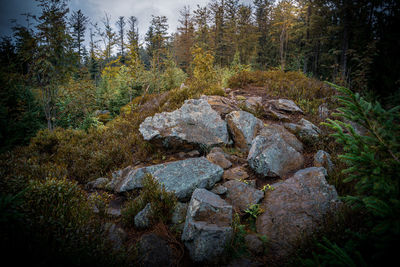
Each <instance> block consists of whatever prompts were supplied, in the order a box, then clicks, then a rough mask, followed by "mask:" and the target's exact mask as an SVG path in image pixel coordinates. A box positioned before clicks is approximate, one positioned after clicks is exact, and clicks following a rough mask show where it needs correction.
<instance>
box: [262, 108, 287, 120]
mask: <svg viewBox="0 0 400 267" xmlns="http://www.w3.org/2000/svg"><path fill="white" fill-rule="evenodd" d="M264 112H265V115H267V116H268V117H271V118H273V119H276V120H280V121H290V118H289V116H287V115H286V114H283V113H282V112H279V111H277V110H275V109H274V108H273V107H271V106H266V107H264Z"/></svg>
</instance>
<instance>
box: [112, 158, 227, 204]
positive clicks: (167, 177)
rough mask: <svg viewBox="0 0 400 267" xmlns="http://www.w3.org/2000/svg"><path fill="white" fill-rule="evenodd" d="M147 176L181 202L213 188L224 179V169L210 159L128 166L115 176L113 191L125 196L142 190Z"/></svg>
mask: <svg viewBox="0 0 400 267" xmlns="http://www.w3.org/2000/svg"><path fill="white" fill-rule="evenodd" d="M146 174H151V175H152V176H153V178H154V179H155V180H157V181H158V182H159V183H161V184H163V185H164V186H165V189H166V190H167V191H173V192H175V195H176V196H177V198H178V199H179V200H181V201H184V200H187V199H189V198H190V196H191V194H192V193H193V191H194V190H195V189H196V188H210V189H211V188H212V187H213V186H214V184H215V183H216V182H218V181H219V180H221V177H222V174H223V169H222V168H221V167H219V166H217V165H215V164H212V163H211V162H209V161H208V160H207V159H206V158H204V157H200V158H191V159H186V160H180V161H174V162H168V163H164V164H158V165H152V166H148V167H141V168H132V167H127V168H125V169H123V170H121V171H118V172H116V173H115V174H114V177H115V178H114V179H113V180H112V181H111V183H110V184H109V188H111V189H113V190H114V191H116V192H118V193H121V192H126V191H129V190H133V189H138V188H142V187H143V185H142V181H143V178H144V177H145V176H146Z"/></svg>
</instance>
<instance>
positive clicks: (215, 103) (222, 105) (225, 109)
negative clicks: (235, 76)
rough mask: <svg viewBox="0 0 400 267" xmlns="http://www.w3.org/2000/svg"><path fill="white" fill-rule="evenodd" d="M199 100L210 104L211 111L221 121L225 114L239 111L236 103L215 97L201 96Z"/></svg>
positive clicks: (221, 97) (225, 98) (228, 99)
mask: <svg viewBox="0 0 400 267" xmlns="http://www.w3.org/2000/svg"><path fill="white" fill-rule="evenodd" d="M201 99H204V100H206V101H207V102H208V104H210V106H211V107H212V109H213V110H215V111H216V112H217V113H218V114H219V115H220V116H221V117H222V118H223V119H224V118H225V116H226V114H228V113H230V112H232V111H234V110H239V108H238V106H237V103H236V101H234V100H232V99H230V98H227V97H223V96H217V95H208V96H206V95H203V96H201Z"/></svg>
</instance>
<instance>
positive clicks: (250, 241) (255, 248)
mask: <svg viewBox="0 0 400 267" xmlns="http://www.w3.org/2000/svg"><path fill="white" fill-rule="evenodd" d="M244 242H245V243H246V247H247V248H248V250H249V251H250V252H251V253H253V254H254V255H260V254H262V253H263V252H264V244H263V242H262V241H261V240H260V239H259V238H258V236H257V235H256V234H248V235H246V236H245V237H244Z"/></svg>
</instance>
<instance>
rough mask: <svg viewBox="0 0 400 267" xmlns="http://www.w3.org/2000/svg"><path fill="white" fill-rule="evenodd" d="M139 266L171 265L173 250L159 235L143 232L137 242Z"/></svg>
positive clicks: (157, 266) (156, 266)
mask: <svg viewBox="0 0 400 267" xmlns="http://www.w3.org/2000/svg"><path fill="white" fill-rule="evenodd" d="M138 255H139V266H146V267H159V266H166V267H168V266H173V263H174V260H173V251H172V249H171V247H170V246H169V245H168V242H167V241H165V240H164V239H163V238H161V237H160V236H158V235H156V234H154V233H149V234H144V235H143V236H142V238H141V239H140V241H139V243H138Z"/></svg>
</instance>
